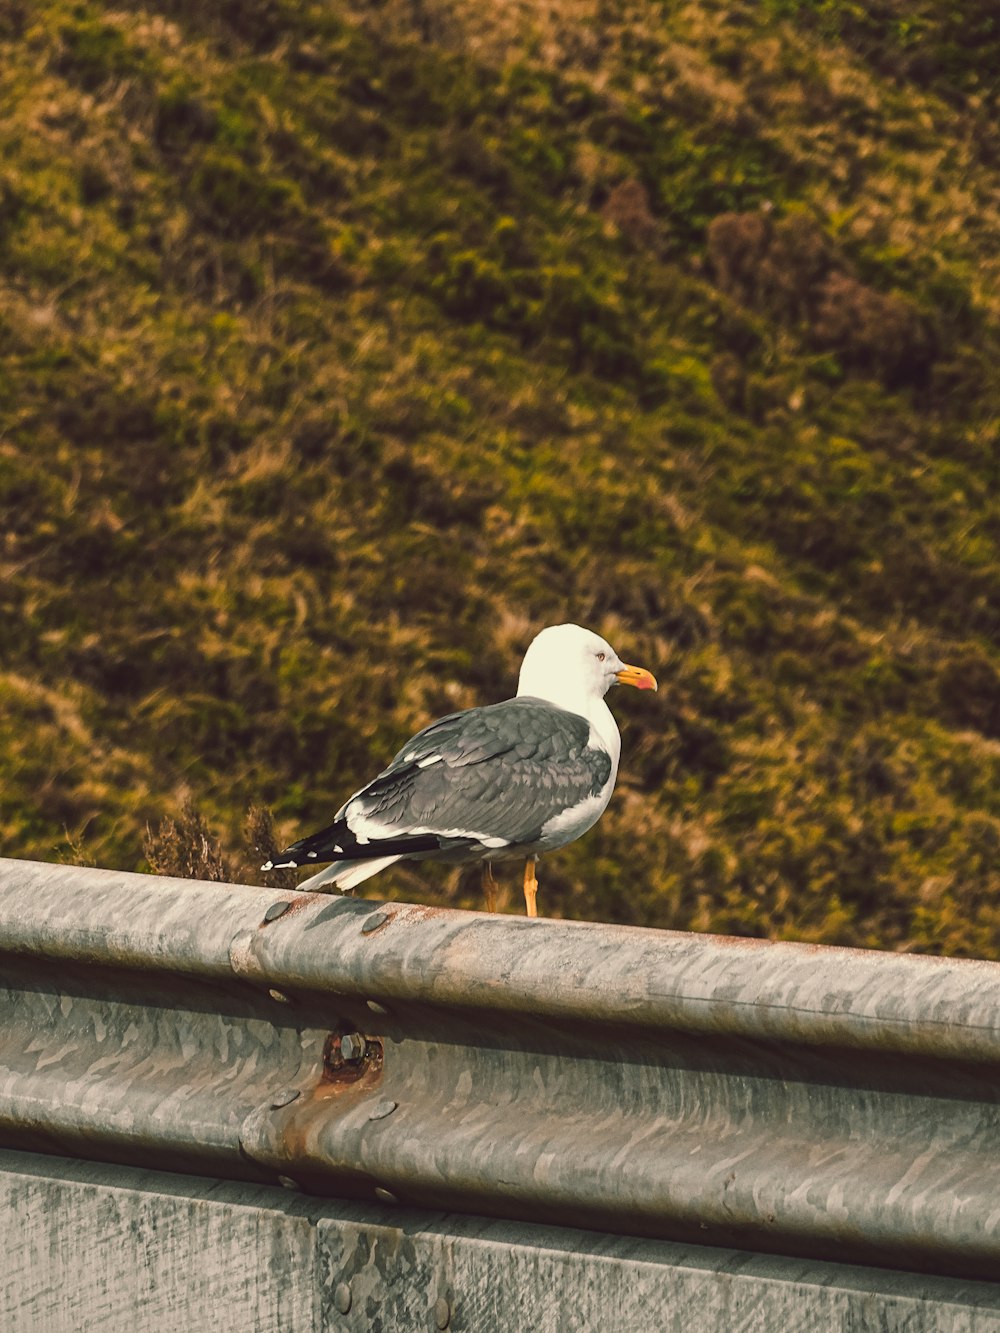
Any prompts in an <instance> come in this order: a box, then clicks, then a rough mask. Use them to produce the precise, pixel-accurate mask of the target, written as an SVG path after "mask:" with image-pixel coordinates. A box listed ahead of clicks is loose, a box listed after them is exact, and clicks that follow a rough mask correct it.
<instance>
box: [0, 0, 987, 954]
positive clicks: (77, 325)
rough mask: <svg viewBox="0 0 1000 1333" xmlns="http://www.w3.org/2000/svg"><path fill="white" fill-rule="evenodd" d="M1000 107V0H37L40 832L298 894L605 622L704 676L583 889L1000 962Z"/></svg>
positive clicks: (398, 878)
mask: <svg viewBox="0 0 1000 1333" xmlns="http://www.w3.org/2000/svg"><path fill="white" fill-rule="evenodd" d="M998 89H1000V20H998V19H997V17H996V9H995V6H994V5H993V4H992V3H986V0H975V2H973V3H970V4H968V5H964V6H961V7H956V6H954V5H953V4H950V3H945V0H918V2H917V3H915V4H914V3H907V4H903V3H902V0H880V3H877V4H870V5H865V6H859V5H856V4H853V3H846V2H845V3H842V2H841V0H824V2H823V3H809V4H805V3H801V4H800V3H797V0H768V2H767V3H764V4H758V3H752V2H751V0H744V2H743V3H740V2H739V0H733V2H731V3H724V2H722V0H718V2H714V0H695V2H694V3H687V4H683V3H650V2H649V0H553V3H547V4H544V5H542V4H540V3H537V0H531V2H528V0H521V2H520V3H516V2H514V0H512V3H510V4H503V5H493V6H483V5H478V4H474V3H471V0H379V2H378V3H368V4H365V3H358V4H356V5H354V6H352V5H350V4H345V5H336V4H332V3H328V2H327V0H324V3H322V4H320V3H308V2H304V0H240V2H239V3H234V2H233V0H217V3H214V4H205V3H194V0H146V3H142V4H136V5H129V6H122V7H120V8H113V7H110V6H106V5H102V4H97V3H89V2H88V0H78V2H73V3H71V2H69V0H32V2H31V3H29V2H28V0H0V107H2V114H0V145H2V153H0V163H2V167H0V287H2V300H0V426H2V431H0V511H2V523H0V542H2V546H0V560H2V571H0V614H2V625H3V630H2V639H0V645H2V646H0V731H2V747H3V749H2V753H3V760H2V789H0V834H2V850H3V852H4V854H7V855H13V856H33V857H40V858H42V859H71V858H79V859H88V860H90V861H93V862H97V863H99V864H103V865H108V866H115V867H120V868H124V869H136V868H146V867H147V865H148V862H147V860H145V859H144V851H143V845H144V844H143V838H144V830H145V829H146V827H147V825H151V826H153V828H154V829H155V828H156V827H157V826H158V825H160V826H162V827H164V828H166V829H167V834H164V835H162V836H161V841H160V842H159V843H156V841H155V838H154V840H153V841H152V842H150V841H149V840H148V839H147V842H146V848H147V851H149V849H150V848H153V851H152V852H151V853H150V859H151V860H154V861H155V859H156V857H160V859H161V860H162V856H163V855H166V853H165V852H164V851H163V848H164V847H167V846H168V844H169V843H170V838H171V837H174V836H175V832H176V830H177V829H178V828H181V827H183V826H184V821H185V820H187V821H188V824H189V825H190V827H191V828H193V829H195V830H196V832H197V836H198V838H200V839H202V843H201V844H199V845H203V847H204V848H205V849H208V847H209V841H210V840H211V839H212V838H214V839H216V840H217V843H218V847H217V849H216V850H211V852H209V850H206V851H205V855H206V856H208V858H209V860H212V858H213V857H214V858H216V860H217V861H218V864H219V865H224V866H225V867H226V869H227V873H229V874H231V875H233V876H234V877H244V878H247V879H253V877H254V874H255V872H254V870H253V867H252V862H253V859H254V855H253V852H252V851H251V852H246V851H243V850H241V847H242V846H243V844H244V842H245V841H249V844H250V846H251V848H252V847H254V846H255V845H256V843H255V841H254V837H249V839H246V838H245V837H244V834H243V833H242V832H241V829H242V827H243V825H244V821H245V819H246V816H247V809H248V807H249V806H250V805H251V804H252V803H254V802H262V803H263V804H264V806H266V807H270V809H271V810H273V812H274V817H275V820H276V823H277V833H278V835H279V837H280V838H284V839H289V838H291V837H292V836H295V835H298V834H300V833H302V832H304V831H307V830H309V829H311V828H313V827H315V826H317V825H319V824H320V823H322V822H325V821H326V820H327V818H328V816H329V814H330V813H331V811H332V809H333V808H334V807H335V806H336V805H338V804H339V803H340V802H341V800H342V799H343V798H344V797H345V796H346V794H347V793H349V792H350V791H351V790H353V789H354V788H355V787H357V786H358V785H359V784H360V783H361V782H363V781H364V780H366V779H367V778H368V777H369V776H371V775H372V774H373V773H374V772H375V771H376V770H377V769H378V768H380V767H381V766H382V765H383V764H384V762H385V761H386V760H387V759H388V757H389V756H390V755H391V754H392V753H394V751H395V750H396V749H397V747H398V746H399V745H400V744H401V743H402V742H403V741H404V740H405V739H406V737H407V736H408V735H409V734H410V733H411V732H412V731H413V730H414V729H416V728H417V727H420V726H422V725H424V724H426V723H427V722H428V721H430V720H431V719H432V718H434V717H435V716H437V715H439V714H441V713H443V712H446V711H450V710H453V709H455V708H461V707H465V706H469V705H472V704H475V703H480V702H486V701H492V700H495V699H498V698H503V697H506V696H507V695H509V694H510V693H511V692H512V690H513V686H514V683H515V680H516V674H517V667H518V663H519V659H520V655H521V653H522V652H523V650H524V648H525V647H526V645H527V644H528V642H529V641H530V639H531V637H532V635H533V634H534V633H535V631H536V630H537V629H539V628H540V627H541V626H543V625H545V624H550V623H554V622H558V621H561V620H564V619H572V620H576V621H579V622H581V623H583V624H586V625H589V626H592V627H593V628H595V629H597V630H599V631H601V632H603V633H604V634H606V635H607V636H608V637H609V638H611V640H612V641H613V642H614V644H615V645H616V647H617V648H618V649H619V651H620V652H621V654H622V656H623V657H624V658H625V659H626V660H631V661H635V662H639V663H642V664H644V665H646V666H649V667H650V668H651V669H653V670H654V671H655V672H656V673H657V674H658V675H659V677H660V681H661V692H660V694H659V695H658V696H655V697H653V698H652V699H651V698H650V696H648V695H643V696H633V693H632V692H631V691H627V692H626V691H623V692H621V694H619V695H616V696H615V698H614V700H613V702H614V706H615V708H616V711H617V713H618V716H619V718H620V720H621V724H622V731H623V735H624V761H623V773H622V778H621V781H620V786H619V790H618V793H617V795H616V797H615V799H614V801H613V803H612V806H611V808H610V810H609V811H608V813H607V815H606V816H605V818H604V820H603V821H602V822H601V824H600V825H599V826H598V827H597V828H596V829H595V830H594V831H593V832H591V833H590V834H589V835H588V836H587V837H586V838H585V839H583V840H582V841H580V842H578V843H576V844H574V845H573V846H571V847H570V848H568V849H566V850H564V851H563V852H561V853H559V854H557V855H554V856H552V857H550V858H548V860H547V861H545V862H543V865H542V871H541V877H542V891H541V898H540V901H541V904H542V910H543V911H545V912H548V913H552V914H557V915H558V914H567V915H572V916H575V917H588V918H594V919H604V920H613V921H626V922H635V923H640V924H646V925H656V926H665V927H675V928H685V929H695V930H713V931H723V932H735V933H738V934H746V935H768V936H773V937H782V938H794V939H802V940H815V941H823V942H827V943H849V944H858V945H865V946H877V947H884V948H906V949H919V950H928V951H933V952H945V953H972V954H977V955H981V956H986V957H994V958H995V957H1000V893H998V890H1000V782H998V777H1000V670H998V669H1000V651H998V629H1000V562H998V555H997V542H998V535H1000V515H998V494H1000V487H998V484H997V483H998V480H1000V477H998V472H1000V447H998V409H997V403H998V401H1000V400H998V393H997V390H998V387H1000V383H998V382H1000V356H998V352H1000V336H998V333H1000V286H998V274H1000V244H998V241H1000V225H998V224H1000V216H998V215H1000V190H998V183H1000V182H998V170H1000V117H998V107H997V98H998ZM626 694H628V696H629V697H624V696H625V695H626ZM255 817H258V818H263V817H264V816H260V814H259V812H258V815H257V816H255ZM172 821H179V823H178V822H172ZM251 822H252V821H251ZM269 827H270V826H269V825H268V828H269ZM257 841H259V838H258V839H257ZM212 863H213V864H215V861H213V862H212ZM516 876H517V871H508V872H507V874H506V876H505V878H506V879H507V880H509V881H511V882H510V883H509V885H508V895H507V902H508V904H509V906H510V907H511V909H512V910H514V909H516V908H517V906H518V900H519V892H518V890H517V886H516V883H515V882H514V881H515V879H516ZM365 888H366V889H370V892H371V895H372V896H382V895H385V894H391V895H398V896H405V897H408V898H411V899H417V900H423V901H428V902H451V903H461V904H467V905H479V901H480V900H479V895H478V880H477V876H476V874H475V873H474V872H469V871H466V872H463V873H459V872H452V871H448V870H445V869H442V868H440V867H438V868H434V867H422V868H420V869H413V868H410V869H401V870H398V871H394V872H390V874H389V875H386V876H383V877H381V878H380V879H378V880H375V881H372V883H371V884H370V885H366V886H365Z"/></svg>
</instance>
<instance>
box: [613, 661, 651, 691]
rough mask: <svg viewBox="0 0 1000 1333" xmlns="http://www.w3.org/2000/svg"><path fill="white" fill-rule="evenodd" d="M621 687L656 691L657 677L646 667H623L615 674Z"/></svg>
mask: <svg viewBox="0 0 1000 1333" xmlns="http://www.w3.org/2000/svg"><path fill="white" fill-rule="evenodd" d="M615 680H617V682H618V684H619V685H634V686H635V688H636V689H637V690H655V689H656V677H655V676H654V675H653V673H652V672H651V671H647V670H646V668H645V667H634V666H623V667H622V669H621V671H616V672H615Z"/></svg>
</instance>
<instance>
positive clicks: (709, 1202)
mask: <svg viewBox="0 0 1000 1333" xmlns="http://www.w3.org/2000/svg"><path fill="white" fill-rule="evenodd" d="M0 985H2V989H0V1006H2V1012H0V1144H2V1146H4V1147H7V1148H14V1149H21V1150H27V1151H31V1152H46V1153H59V1154H63V1155H65V1156H69V1157H76V1158H80V1157H83V1158H90V1159H96V1160H99V1161H106V1162H117V1163H125V1164H131V1165H133V1166H152V1167H156V1168H157V1169H159V1170H168V1171H185V1172H190V1173H196V1174H202V1175H205V1174H212V1175H221V1176H227V1177H231V1178H233V1179H243V1180H253V1181H258V1182H272V1183H273V1182H275V1181H280V1182H281V1183H283V1184H287V1185H289V1186H297V1187H299V1188H300V1189H302V1190H303V1191H305V1192H307V1193H311V1194H319V1195H323V1194H325V1195H333V1196H347V1197H350V1198H354V1199H360V1200H370V1201H375V1200H381V1201H383V1202H384V1203H389V1204H394V1203H396V1202H399V1203H402V1204H404V1205H414V1206H420V1207H425V1208H427V1207H430V1208H444V1209H448V1210H457V1211H464V1212H470V1213H479V1214H487V1215H491V1216H498V1217H506V1218H512V1219H520V1220H522V1221H526V1222H547V1223H556V1224H561V1225H566V1224H569V1225H573V1226H578V1227H579V1226H585V1227H590V1228H595V1229H599V1230H603V1231H605V1232H612V1233H615V1234H618V1235H645V1236H652V1237H662V1238H667V1239H673V1240H675V1241H676V1240H681V1241H688V1242H690V1241H695V1242H697V1243H699V1244H702V1245H723V1246H736V1247H739V1248H741V1249H743V1250H748V1251H758V1252H759V1251H769V1252H778V1253H785V1254H789V1255H798V1256H807V1257H808V1256H812V1257H816V1258H821V1259H824V1260H830V1259H840V1260H850V1261H860V1262H863V1263H868V1264H875V1263H877V1264H888V1265H890V1266H895V1267H900V1268H906V1269H911V1270H921V1271H924V1272H930V1273H938V1274H960V1275H966V1276H974V1277H980V1278H987V1279H993V1280H998V1279H1000V1153H998V1146H1000V1140H998V1131H1000V1107H998V1098H1000V965H997V964H992V963H985V962H975V961H966V960H942V959H934V958H920V957H913V956H905V955H895V954H882V953H875V952H863V951H855V950H848V949H828V948H818V947H807V946H802V945H794V944H770V943H765V942H760V941H746V940H740V941H734V940H725V939H720V938H715V937H706V936H693V935H685V934H675V933H672V932H663V931H653V930H639V929H633V928H625V927H612V926H603V925H593V924H586V923H570V922H562V921H549V920H545V919H544V918H541V919H537V920H528V919H526V918H517V917H498V916H489V915H486V914H482V913H469V912H457V911H446V910H435V909H429V908H425V907H416V906H410V905H404V904H396V903H371V902H365V901H354V900H351V899H344V898H331V897H322V896H314V895H308V894H298V893H288V892H278V891H274V890H268V889H259V888H246V887H242V886H230V885H220V884H205V883H198V882H191V881H185V880H171V879H157V878H152V877H146V876H141V875H128V874H121V873H117V872H110V871H103V870H85V869H79V868H75V867H67V866H53V865H43V864H38V863H34V862H21V861H0Z"/></svg>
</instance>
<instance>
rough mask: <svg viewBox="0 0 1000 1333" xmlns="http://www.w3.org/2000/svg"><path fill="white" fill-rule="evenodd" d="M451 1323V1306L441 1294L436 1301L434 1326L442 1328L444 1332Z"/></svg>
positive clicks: (442, 1332)
mask: <svg viewBox="0 0 1000 1333" xmlns="http://www.w3.org/2000/svg"><path fill="white" fill-rule="evenodd" d="M450 1323H451V1306H450V1305H449V1304H448V1302H447V1301H446V1300H445V1298H444V1297H443V1296H439V1297H438V1298H437V1300H436V1301H435V1302H434V1327H435V1328H437V1329H440V1330H441V1333H444V1330H445V1329H446V1328H447V1327H448V1325H449V1324H450Z"/></svg>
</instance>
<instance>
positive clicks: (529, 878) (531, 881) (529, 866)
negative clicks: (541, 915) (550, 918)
mask: <svg viewBox="0 0 1000 1333" xmlns="http://www.w3.org/2000/svg"><path fill="white" fill-rule="evenodd" d="M537 860H538V857H537V856H529V857H528V859H527V861H526V862H525V864H524V905H525V907H526V908H527V909H528V915H529V916H537V915H538V908H537V907H536V906H535V894H536V893H537V892H538V880H537V879H536V878H535V862H536V861H537Z"/></svg>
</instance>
